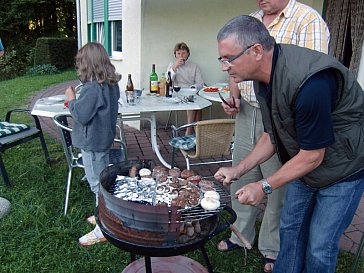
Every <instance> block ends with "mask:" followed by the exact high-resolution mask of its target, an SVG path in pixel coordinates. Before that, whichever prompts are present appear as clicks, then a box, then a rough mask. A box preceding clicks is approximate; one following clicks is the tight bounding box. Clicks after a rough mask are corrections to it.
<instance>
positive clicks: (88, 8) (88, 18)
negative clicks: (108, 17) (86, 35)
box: [87, 0, 92, 24]
mask: <svg viewBox="0 0 364 273" xmlns="http://www.w3.org/2000/svg"><path fill="white" fill-rule="evenodd" d="M91 14H92V13H91V0H87V23H88V24H91V21H92V20H91V19H92V18H91Z"/></svg>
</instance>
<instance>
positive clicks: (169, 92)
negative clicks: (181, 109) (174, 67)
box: [166, 71, 173, 97]
mask: <svg viewBox="0 0 364 273" xmlns="http://www.w3.org/2000/svg"><path fill="white" fill-rule="evenodd" d="M172 92H173V82H172V77H171V71H168V74H167V81H166V97H172Z"/></svg>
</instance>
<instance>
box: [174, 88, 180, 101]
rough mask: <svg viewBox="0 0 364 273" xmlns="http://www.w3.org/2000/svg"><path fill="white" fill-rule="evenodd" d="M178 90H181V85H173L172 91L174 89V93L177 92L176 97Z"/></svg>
mask: <svg viewBox="0 0 364 273" xmlns="http://www.w3.org/2000/svg"><path fill="white" fill-rule="evenodd" d="M180 90H181V87H180V86H177V85H175V86H173V91H174V92H176V94H177V99H179V96H178V92H179V91H180Z"/></svg>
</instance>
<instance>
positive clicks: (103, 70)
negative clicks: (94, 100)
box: [76, 42, 121, 85]
mask: <svg viewBox="0 0 364 273" xmlns="http://www.w3.org/2000/svg"><path fill="white" fill-rule="evenodd" d="M76 70H77V75H78V77H79V79H80V81H81V82H83V83H85V82H88V81H94V80H96V81H97V82H98V83H100V84H103V83H104V82H105V81H107V82H108V83H109V84H111V85H114V84H116V83H117V82H118V81H120V79H121V75H120V74H118V73H117V72H116V70H115V66H114V65H113V64H112V63H111V62H110V58H109V55H108V54H107V52H106V50H105V48H104V47H103V46H102V44H100V43H97V42H89V43H87V44H85V45H84V46H83V47H82V48H81V49H80V50H79V51H78V53H77V55H76Z"/></svg>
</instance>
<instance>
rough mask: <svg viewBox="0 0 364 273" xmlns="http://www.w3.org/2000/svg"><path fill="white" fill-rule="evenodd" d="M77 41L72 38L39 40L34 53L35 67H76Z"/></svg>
mask: <svg viewBox="0 0 364 273" xmlns="http://www.w3.org/2000/svg"><path fill="white" fill-rule="evenodd" d="M76 53H77V40H75V39H70V38H45V37H43V38H38V39H37V44H36V46H35V52H34V66H37V65H42V64H52V65H54V66H55V67H57V68H58V69H64V68H70V67H72V66H73V65H74V58H75V56H76Z"/></svg>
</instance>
